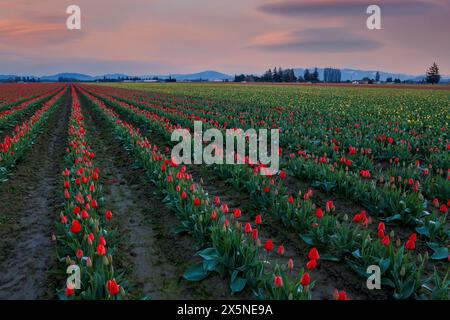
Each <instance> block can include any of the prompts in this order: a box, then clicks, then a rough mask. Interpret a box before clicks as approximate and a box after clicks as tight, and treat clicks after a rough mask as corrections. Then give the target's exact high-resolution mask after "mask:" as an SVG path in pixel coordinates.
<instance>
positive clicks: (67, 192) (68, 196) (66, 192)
mask: <svg viewBox="0 0 450 320" xmlns="http://www.w3.org/2000/svg"><path fill="white" fill-rule="evenodd" d="M64 198H65V199H66V200H68V199H70V193H69V190H67V189H64Z"/></svg>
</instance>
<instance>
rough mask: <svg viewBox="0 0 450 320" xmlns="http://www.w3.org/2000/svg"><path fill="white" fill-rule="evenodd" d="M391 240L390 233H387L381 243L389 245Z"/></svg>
mask: <svg viewBox="0 0 450 320" xmlns="http://www.w3.org/2000/svg"><path fill="white" fill-rule="evenodd" d="M390 242H391V241H390V239H389V236H388V235H386V236H384V238H383V239H382V240H381V243H382V244H383V245H384V246H386V247H387V246H389V243H390Z"/></svg>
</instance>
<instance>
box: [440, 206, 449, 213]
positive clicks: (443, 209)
mask: <svg viewBox="0 0 450 320" xmlns="http://www.w3.org/2000/svg"><path fill="white" fill-rule="evenodd" d="M447 210H448V208H447V206H446V205H445V204H443V205H442V206H441V208H440V209H439V211H440V212H441V213H442V214H445V213H447Z"/></svg>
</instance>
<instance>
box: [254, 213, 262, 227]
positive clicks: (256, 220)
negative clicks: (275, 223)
mask: <svg viewBox="0 0 450 320" xmlns="http://www.w3.org/2000/svg"><path fill="white" fill-rule="evenodd" d="M255 224H256V225H258V226H259V225H261V224H262V217H261V215H260V214H258V215H257V216H256V218H255Z"/></svg>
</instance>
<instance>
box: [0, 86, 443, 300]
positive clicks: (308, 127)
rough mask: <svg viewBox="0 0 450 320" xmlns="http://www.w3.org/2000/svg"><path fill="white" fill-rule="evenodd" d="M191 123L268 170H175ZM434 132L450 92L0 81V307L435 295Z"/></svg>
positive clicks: (439, 194)
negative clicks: (262, 141)
mask: <svg viewBox="0 0 450 320" xmlns="http://www.w3.org/2000/svg"><path fill="white" fill-rule="evenodd" d="M194 121H201V122H202V123H203V127H204V128H215V129H218V130H219V131H220V132H225V131H226V130H227V129H236V128H241V129H243V130H247V129H251V128H255V129H264V128H266V129H278V131H279V136H280V139H279V152H278V154H279V156H280V170H279V171H278V173H277V174H271V175H262V174H261V171H263V170H265V167H266V164H263V163H260V162H257V163H253V162H252V161H250V160H249V159H248V157H246V158H245V161H244V162H245V164H241V165H230V164H211V165H206V164H203V165H195V164H179V163H176V162H175V161H174V160H173V159H172V158H171V150H172V147H173V146H174V145H175V144H176V143H177V142H174V141H171V135H172V132H173V131H174V130H175V129H180V128H185V129H188V130H193V129H194ZM449 125H450V90H431V89H428V88H427V89H412V88H395V89H394V88H357V87H339V86H334V87H331V86H330V87H327V86H282V85H240V84H239V85H236V84H207V83H205V84H189V83H182V84H176V83H170V84H169V83H164V84H153V83H152V84H149V83H104V84H84V83H76V84H60V83H54V84H44V83H42V84H41V83H37V84H0V202H1V204H0V237H1V238H2V241H1V242H0V299H62V300H103V299H106V300H116V299H117V300H130V299H131V300H134V299H190V300H200V299H245V300H251V299H267V300H272V299H276V300H391V299H395V300H405V299H420V300H422V299H431V300H448V299H449V298H450V294H449V289H450V275H449V270H450V268H449V262H450V255H449V247H450V246H449V244H450V242H449V237H450V231H449V230H450V229H449V221H448V216H449V212H450V129H449ZM374 270H375V271H374ZM68 277H69V280H70V281H68ZM72 280H73V281H72Z"/></svg>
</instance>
